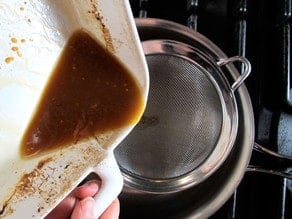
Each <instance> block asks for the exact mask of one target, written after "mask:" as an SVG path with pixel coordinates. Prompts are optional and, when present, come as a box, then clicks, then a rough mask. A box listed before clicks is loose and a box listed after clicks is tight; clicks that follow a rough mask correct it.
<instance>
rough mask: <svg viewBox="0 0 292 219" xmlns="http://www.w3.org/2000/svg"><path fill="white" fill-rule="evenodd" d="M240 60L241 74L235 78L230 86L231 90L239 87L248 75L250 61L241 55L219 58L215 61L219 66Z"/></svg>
mask: <svg viewBox="0 0 292 219" xmlns="http://www.w3.org/2000/svg"><path fill="white" fill-rule="evenodd" d="M236 61H237V62H241V63H242V64H243V71H242V73H241V75H240V76H239V77H238V78H237V79H236V80H235V82H234V83H233V84H232V86H231V90H232V91H233V92H234V91H235V90H236V89H237V88H239V87H240V86H241V85H242V83H243V82H244V80H245V79H246V78H247V77H248V76H249V74H250V72H251V64H250V62H249V61H248V60H247V59H246V58H245V57H243V56H233V57H230V58H221V59H219V61H218V62H217V65H218V66H219V67H221V66H224V65H227V64H229V63H231V62H236Z"/></svg>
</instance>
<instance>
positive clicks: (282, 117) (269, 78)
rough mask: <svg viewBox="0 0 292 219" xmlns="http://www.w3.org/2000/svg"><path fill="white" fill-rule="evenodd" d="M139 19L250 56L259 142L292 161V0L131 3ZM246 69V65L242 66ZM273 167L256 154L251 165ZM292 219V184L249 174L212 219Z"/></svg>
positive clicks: (138, 0) (132, 0)
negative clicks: (184, 29)
mask: <svg viewBox="0 0 292 219" xmlns="http://www.w3.org/2000/svg"><path fill="white" fill-rule="evenodd" d="M130 4H131V7H132V11H133V14H134V16H135V17H151V18H161V19H166V20H171V21H174V22H177V23H180V24H183V25H186V26H189V27H190V28H192V29H194V30H196V31H198V32H200V33H201V34H203V35H205V36H206V37H207V38H209V39H210V40H212V41H213V42H214V43H215V44H217V45H218V46H219V47H220V48H221V49H222V50H223V51H224V52H225V53H226V54H227V56H234V55H242V56H246V57H247V58H248V59H249V60H250V62H251V64H252V67H253V70H252V74H251V76H250V77H249V78H248V79H247V81H246V82H245V83H246V85H247V87H248V90H249V94H250V96H251V99H252V103H253V108H254V113H255V122H256V133H255V134H256V141H257V142H259V143H262V144H263V145H265V146H267V147H268V148H269V149H272V150H274V151H278V152H280V153H283V154H285V155H288V156H292V88H291V84H292V83H291V82H292V78H291V76H290V74H291V40H292V39H291V13H292V12H291V11H292V9H291V5H292V0H280V1H279V0H184V1H183V0H180V1H178V0H130ZM238 67H240V66H238ZM258 162H264V163H269V162H271V161H268V160H262V159H261V158H260V157H259V156H258V155H257V154H253V156H252V160H251V163H252V164H257V163H258ZM211 218H212V219H219V218H224V219H226V218H235V219H246V218H273V219H274V218H275V219H276V218H277V219H278V218H283V219H286V218H287V219H288V218H292V182H291V180H286V179H282V178H280V177H277V176H271V175H267V174H262V173H254V172H247V173H246V174H245V177H244V179H243V181H242V182H241V184H240V186H239V187H238V189H237V191H235V193H234V195H233V196H232V197H231V198H230V200H229V201H228V202H227V203H226V204H225V205H224V206H223V207H222V208H221V209H220V210H219V211H218V212H217V213H215V214H214V215H213V216H212V217H211Z"/></svg>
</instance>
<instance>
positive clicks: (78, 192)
mask: <svg viewBox="0 0 292 219" xmlns="http://www.w3.org/2000/svg"><path fill="white" fill-rule="evenodd" d="M98 188H99V186H98V183H97V181H95V180H92V181H88V182H87V183H85V184H83V185H82V186H79V187H77V188H76V189H75V191H74V196H76V197H77V198H79V199H84V198H86V197H89V196H94V195H95V194H96V193H97V191H98Z"/></svg>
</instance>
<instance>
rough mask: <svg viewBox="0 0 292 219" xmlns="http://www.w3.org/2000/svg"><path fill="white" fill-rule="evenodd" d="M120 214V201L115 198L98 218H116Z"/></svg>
mask: <svg viewBox="0 0 292 219" xmlns="http://www.w3.org/2000/svg"><path fill="white" fill-rule="evenodd" d="M119 214H120V201H119V199H117V198H116V199H115V200H114V201H113V202H112V204H111V205H110V206H109V207H108V208H107V209H106V210H105V212H104V213H103V214H102V215H101V217H100V219H118V218H119Z"/></svg>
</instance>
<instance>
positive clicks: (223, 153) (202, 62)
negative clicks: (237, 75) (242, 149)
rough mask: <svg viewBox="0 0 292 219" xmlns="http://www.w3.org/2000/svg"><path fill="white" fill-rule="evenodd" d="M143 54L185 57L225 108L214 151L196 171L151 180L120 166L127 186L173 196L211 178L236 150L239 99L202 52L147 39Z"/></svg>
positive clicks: (223, 108)
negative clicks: (211, 87) (212, 89)
mask: <svg viewBox="0 0 292 219" xmlns="http://www.w3.org/2000/svg"><path fill="white" fill-rule="evenodd" d="M142 46H143V49H144V53H145V55H146V56H148V55H156V54H157V55H161V54H162V55H171V56H177V57H180V58H184V59H186V60H188V61H190V62H192V63H193V64H195V65H196V67H199V68H200V70H201V71H203V72H204V73H205V75H206V76H207V77H208V78H209V79H210V80H211V81H212V83H213V85H214V86H215V87H216V90H217V93H218V95H219V97H220V102H221V106H222V118H223V125H222V131H221V134H220V137H219V140H218V142H217V144H216V146H215V149H214V150H213V151H212V153H211V154H210V155H209V157H208V158H206V160H205V161H203V162H202V163H201V164H200V165H199V167H197V168H195V169H194V170H192V171H190V172H188V173H186V174H184V175H182V176H179V177H174V178H170V179H150V178H146V177H143V176H138V175H135V174H133V173H131V172H130V171H128V170H127V169H125V168H123V167H122V166H120V169H121V172H122V175H123V176H124V182H125V185H127V186H130V187H133V188H135V189H138V190H141V191H143V192H147V193H173V192H178V191H182V190H185V189H187V188H189V187H192V186H194V185H196V184H198V183H200V182H202V181H204V180H206V179H207V178H208V177H209V176H210V175H212V174H213V173H214V172H215V171H216V170H217V169H218V168H219V167H220V166H221V164H222V163H223V162H224V161H225V160H226V158H227V157H228V155H229V153H230V151H231V150H232V148H233V145H234V142H235V139H236V136H237V128H238V112H237V104H236V98H235V96H234V93H233V90H232V88H231V85H230V83H229V82H228V80H227V78H226V77H225V76H224V74H223V72H222V71H221V69H220V66H219V65H218V64H217V60H212V59H210V57H208V56H206V55H204V53H203V52H201V51H200V50H199V49H197V48H195V47H193V46H190V45H188V44H185V43H182V42H178V41H174V40H164V39H160V40H147V41H143V42H142Z"/></svg>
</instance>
